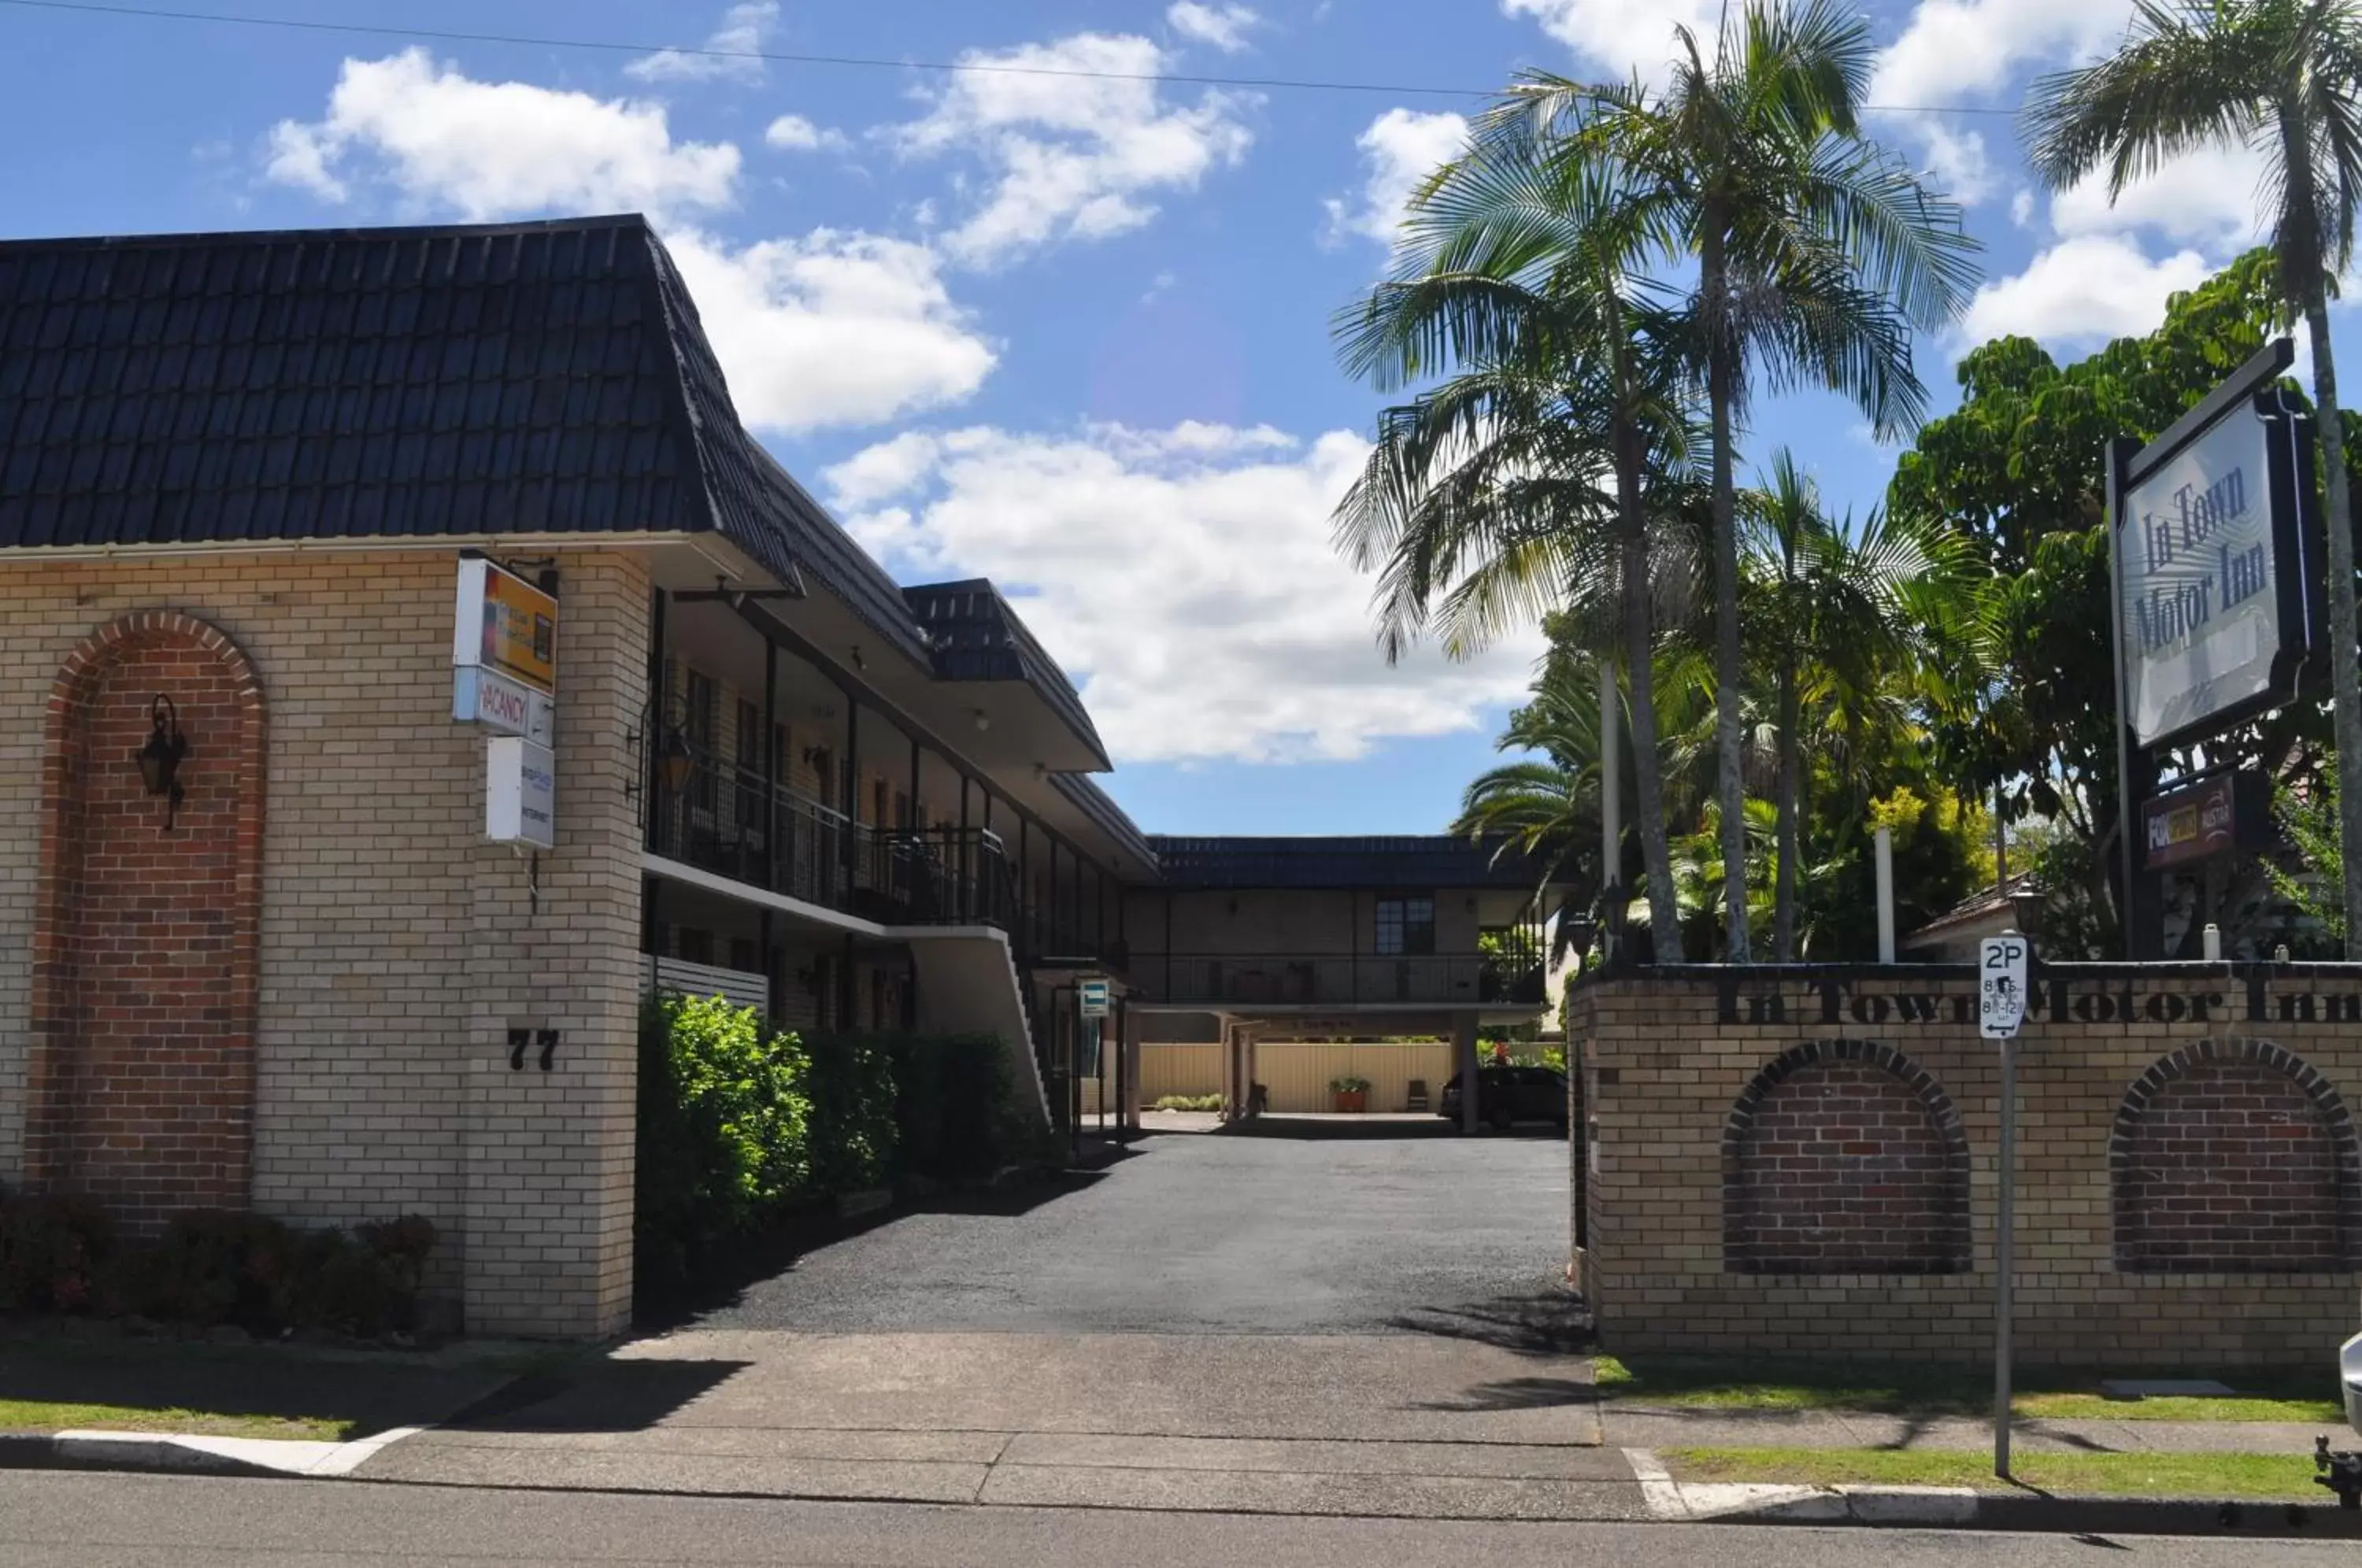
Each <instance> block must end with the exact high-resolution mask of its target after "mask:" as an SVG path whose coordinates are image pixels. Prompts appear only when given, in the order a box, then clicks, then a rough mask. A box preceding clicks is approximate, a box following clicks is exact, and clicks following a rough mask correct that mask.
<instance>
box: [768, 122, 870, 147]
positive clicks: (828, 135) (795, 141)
mask: <svg viewBox="0 0 2362 1568" xmlns="http://www.w3.org/2000/svg"><path fill="white" fill-rule="evenodd" d="M763 139H764V141H766V142H767V143H768V144H769V145H771V146H773V147H776V148H778V149H779V150H781V151H782V152H817V151H820V150H821V149H828V150H830V151H832V152H834V151H840V150H842V149H844V148H845V147H847V146H849V145H851V144H850V142H848V141H847V139H846V138H845V135H844V132H843V131H841V130H832V129H829V128H827V127H822V126H816V125H814V124H812V123H811V121H810V120H808V119H806V118H804V117H803V116H801V115H781V116H779V117H778V119H776V120H773V121H772V122H771V123H770V125H769V126H768V127H766V128H765V130H764V132H763Z"/></svg>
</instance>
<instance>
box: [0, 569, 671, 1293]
mask: <svg viewBox="0 0 2362 1568" xmlns="http://www.w3.org/2000/svg"><path fill="white" fill-rule="evenodd" d="M454 559H455V558H454V557H453V556H452V555H450V554H448V553H444V552H396V551H389V552H384V553H375V552H368V553H343V552H338V553H326V552H306V553H297V552H292V551H291V552H284V553H260V554H254V555H243V556H224V557H217V558H194V559H187V558H184V559H177V560H172V561H170V562H109V563H93V564H66V563H59V564H26V563H23V562H13V561H12V562H11V563H10V566H9V568H8V569H7V571H6V573H5V574H0V654H5V658H0V1180H5V1179H9V1178H13V1177H15V1176H17V1175H19V1174H20V1173H21V1169H22V1153H23V1142H24V1122H25V1072H26V1062H27V1037H26V1028H27V1019H28V1007H29V1000H30V977H29V973H28V963H27V957H26V955H27V949H28V943H29V939H30V937H31V934H32V922H33V918H34V905H33V891H34V878H35V877H36V875H37V873H38V868H39V867H38V849H39V846H38V835H39V816H40V801H39V799H38V762H39V755H40V747H41V744H42V712H43V706H44V704H45V703H46V701H47V700H48V697H49V692H50V683H51V681H52V679H54V677H55V674H56V671H57V669H58V667H59V665H60V664H61V661H62V660H63V659H64V658H65V657H66V655H67V654H68V652H69V651H70V650H71V649H72V647H73V646H74V645H75V644H76V643H77V642H78V641H79V640H80V639H82V638H83V637H84V636H86V635H89V634H90V633H92V632H93V631H95V630H96V629H98V628H99V627H100V626H102V625H104V624H106V623H107V622H108V621H110V620H112V619H114V618H115V617H116V616H117V615H119V614H122V613H126V612H128V611H132V610H137V609H173V610H180V611H182V612H185V613H189V614H192V615H195V616H198V617H200V618H202V619H204V620H206V621H209V622H211V623H213V624H215V625H217V626H219V627H220V628H221V629H222V630H223V631H224V632H226V633H227V634H228V635H230V636H231V637H233V638H234V639H236V640H237V643H238V645H239V646H241V647H242V648H243V649H244V650H245V651H246V653H247V655H248V657H249V658H250V659H252V661H253V663H254V665H255V668H256V669H257V670H258V671H259V674H260V677H261V680H262V684H263V690H264V698H265V702H266V705H267V710H268V713H269V725H270V753H269V781H268V787H267V801H268V803H267V807H266V825H265V834H264V843H263V898H262V921H261V951H260V968H261V973H260V994H259V1019H258V1025H259V1027H258V1034H257V1053H258V1063H257V1067H258V1075H257V1088H256V1115H255V1132H254V1190H253V1200H254V1204H255V1207H256V1208H257V1209H259V1210H261V1211H263V1212H266V1213H270V1214H273V1215H276V1216H279V1217H281V1218H283V1219H287V1220H292V1221H295V1222H299V1223H352V1222H356V1221H359V1220H370V1219H375V1218H384V1217H387V1216H390V1215H392V1214H396V1213H402V1212H415V1213H420V1214H424V1215H425V1216H427V1217H428V1218H429V1219H431V1220H434V1221H435V1222H436V1225H437V1226H438V1227H439V1228H440V1229H441V1231H443V1236H444V1241H443V1243H442V1247H441V1249H440V1256H439V1258H438V1261H437V1265H436V1268H437V1274H436V1279H435V1280H434V1282H433V1286H434V1288H435V1289H436V1291H437V1293H438V1294H450V1293H454V1292H456V1293H458V1295H459V1296H460V1297H462V1298H463V1299H464V1302H465V1308H466V1316H467V1320H468V1325H469V1328H470V1329H471V1330H472V1331H478V1332H520V1333H556V1334H593V1333H604V1332H608V1331H613V1330H614V1329H616V1328H619V1327H621V1326H622V1325H623V1324H624V1322H625V1321H626V1320H627V1317H628V1310H629V1302H630V1267H631V1248H630V1230H631V1183H632V1097H633V1065H634V1049H633V1028H634V1022H633V1021H634V1012H635V1002H636V990H637V983H636V975H637V969H636V966H635V962H634V959H633V954H634V952H635V948H636V946H637V943H638V926H639V886H640V874H639V869H638V829H637V826H636V819H635V813H634V809H633V802H632V801H630V800H629V799H628V798H626V797H625V795H624V784H625V782H626V780H627V779H628V778H630V777H631V775H632V772H633V763H632V758H631V754H630V752H629V749H628V747H627V746H626V745H625V742H624V737H625V735H626V734H627V733H628V732H629V731H630V730H631V729H632V728H633V726H634V725H635V723H636V722H637V718H638V713H639V709H640V703H641V695H640V691H641V688H642V686H643V685H644V684H645V680H646V630H647V627H646V620H647V614H646V605H647V591H648V584H647V578H646V570H645V568H644V566H643V564H642V563H641V562H640V561H639V560H637V559H636V558H632V557H628V556H624V555H616V554H588V553H585V554H569V555H563V556H560V557H558V558H557V560H556V562H555V564H556V565H557V569H558V570H559V572H560V574H561V579H562V580H561V602H562V611H561V630H560V644H559V646H560V659H561V672H560V678H559V679H560V687H559V697H558V708H557V713H558V718H557V724H558V745H557V773H558V797H557V819H558V844H557V849H556V850H555V851H554V852H552V853H548V854H545V855H544V856H541V857H540V865H539V882H540V896H539V906H538V910H537V911H535V910H534V909H533V908H532V898H531V894H530V891H529V887H528V884H529V879H530V876H531V870H532V867H531V865H530V862H529V861H528V860H527V859H526V858H525V857H523V856H518V855H516V854H514V853H513V852H512V851H511V850H509V849H507V848H505V847H502V846H498V845H488V844H486V843H484V842H483V841H482V827H483V814H482V813H483V800H482V791H483V768H484V761H483V751H484V747H483V738H482V736H481V734H480V733H478V732H475V731H473V730H472V729H470V728H469V727H467V726H462V725H459V724H456V723H452V721H451V718H450V690H451V668H450V623H451V613H452V602H453V577H454ZM190 738H191V742H192V744H193V745H195V746H197V747H199V748H202V747H204V745H205V744H206V737H205V736H204V735H202V734H194V735H192V736H191V737H190ZM124 766H126V767H128V766H130V763H129V759H128V758H126V759H125V760H124ZM511 1027H528V1028H544V1027H554V1028H557V1029H559V1030H561V1031H562V1032H563V1043H562V1044H561V1046H560V1048H559V1050H558V1052H557V1068H556V1070H555V1071H553V1072H552V1073H550V1074H547V1075H544V1074H541V1073H539V1072H537V1071H535V1070H533V1068H532V1066H531V1065H530V1063H529V1064H528V1067H527V1070H526V1071H525V1072H524V1073H522V1074H512V1073H511V1072H510V1071H509V1070H508V1049H507V1032H508V1030H509V1029H510V1028H511Z"/></svg>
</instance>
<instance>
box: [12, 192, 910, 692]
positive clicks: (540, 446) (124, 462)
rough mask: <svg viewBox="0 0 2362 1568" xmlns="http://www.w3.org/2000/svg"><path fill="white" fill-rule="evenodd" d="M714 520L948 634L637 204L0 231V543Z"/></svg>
mask: <svg viewBox="0 0 2362 1568" xmlns="http://www.w3.org/2000/svg"><path fill="white" fill-rule="evenodd" d="M706 530H712V531H715V532H719V533H720V534H722V535H723V536H725V537H727V538H728V539H729V540H731V542H732V543H734V544H735V545H737V546H738V547H740V548H742V549H744V550H745V552H746V553H747V554H748V555H749V556H751V557H753V558H755V559H756V560H757V561H759V562H761V563H762V564H763V566H764V567H765V568H766V569H768V570H770V571H771V572H773V573H774V574H775V575H777V576H778V577H779V578H781V579H782V580H786V581H789V582H793V581H795V580H796V579H797V574H798V569H799V567H800V568H802V569H804V570H805V571H806V572H808V573H810V574H811V576H813V577H816V578H818V579H820V580H822V583H823V584H824V585H825V586H826V587H828V588H829V589H831V590H832V591H834V592H836V593H837V594H838V595H839V596H840V597H842V598H844V599H845V600H846V601H847V602H849V603H850V604H851V605H852V606H853V608H854V609H855V611H856V612H857V613H860V614H861V615H862V616H863V617H864V619H866V620H867V621H869V622H870V623H871V624H873V625H874V626H875V627H876V629H877V631H878V632H879V633H880V635H883V636H885V637H886V638H887V639H888V640H889V641H890V642H891V643H893V644H894V646H898V647H900V648H901V649H902V650H903V652H904V653H905V654H906V655H907V656H908V657H911V658H913V659H915V660H918V661H920V662H922V663H923V662H924V661H925V660H926V657H927V653H926V648H925V645H924V643H923V641H922V639H921V637H920V635H919V633H918V629H917V627H916V626H915V625H914V624H912V622H911V615H910V613H909V610H908V608H907V607H906V606H905V605H904V604H903V603H902V601H901V597H900V592H899V591H897V590H896V589H895V587H894V585H893V582H892V580H891V579H889V578H888V577H887V576H886V574H885V573H884V572H883V571H882V570H880V569H878V568H877V565H876V564H875V563H874V562H872V561H870V560H869V559H868V558H867V557H866V556H864V555H862V553H861V552H860V550H859V549H858V548H857V547H855V546H854V545H853V543H852V541H851V540H850V539H848V538H846V537H845V536H844V533H843V531H842V530H840V529H839V528H837V527H836V525H834V524H833V522H831V521H830V520H829V518H828V516H827V514H826V513H823V512H822V511H821V509H820V508H819V507H818V506H817V505H815V504H814V503H813V502H812V501H811V497H809V496H808V495H806V494H805V493H804V492H803V491H802V490H801V489H800V487H798V486H797V485H796V484H795V482H794V481H793V480H789V478H788V477H787V475H786V474H785V473H784V472H782V471H781V470H780V469H779V468H778V464H776V463H774V462H773V461H772V460H771V459H770V458H769V456H768V454H767V453H765V452H764V451H763V449H762V447H760V445H759V444H757V443H756V441H755V440H754V439H753V438H752V437H751V436H748V435H747V434H746V433H745V429H744V428H743V427H742V426H741V425H739V423H738V417H737V414H736V412H735V410H734V409H733V407H732V406H731V403H730V394H729V391H728V389H727V387H726V386H725V385H724V384H723V379H722V372H721V369H720V367H719V365H718V364H717V363H716V361H715V359H714V357H713V352H712V347H711V346H710V345H709V344H708V343H707V342H706V340H705V337H704V334H703V332H702V330H701V328H700V326H699V325H698V320H697V312H696V309H695V307H694V305H693V304H691V303H690V298H689V293H688V291H687V289H686V288H685V287H684V286H683V284H682V282H681V280H680V276H679V273H678V272H677V271H675V270H674V268H673V265H672V260H671V259H670V258H669V257H668V256H667V255H666V254H665V250H664V247H663V246H662V244H661V243H659V242H658V241H657V237H656V236H655V235H654V233H652V232H651V231H650V230H649V228H648V226H647V223H646V220H645V219H643V218H640V217H637V216H621V217H600V218H579V219H568V220H564V221H559V222H550V223H525V224H494V225H469V226H436V227H425V228H381V229H317V230H298V231H292V232H280V233H252V234H210V235H153V236H133V237H118V238H94V239H53V240H14V241H8V242H6V243H0V548H37V547H45V546H76V545H96V544H116V545H153V544H186V543H221V542H230V541H243V540H271V539H290V540H292V539H314V538H366V537H385V536H441V535H461V536H500V535H503V534H571V533H584V534H595V533H606V532H630V533H676V532H678V533H696V532H702V531H706Z"/></svg>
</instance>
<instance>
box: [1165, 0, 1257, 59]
mask: <svg viewBox="0 0 2362 1568" xmlns="http://www.w3.org/2000/svg"><path fill="white" fill-rule="evenodd" d="M1164 22H1165V25H1166V26H1167V27H1169V28H1172V29H1173V30H1174V31H1175V32H1176V33H1178V34H1180V35H1181V36H1182V37H1183V38H1185V39H1188V40H1189V41H1190V42H1191V43H1201V44H1210V45H1212V46H1213V47H1214V48H1216V49H1218V50H1221V51H1222V52H1223V53H1224V54H1236V53H1238V52H1239V51H1240V50H1242V49H1244V48H1246V47H1247V34H1248V33H1249V32H1250V31H1251V30H1253V28H1257V27H1260V26H1261V25H1262V24H1263V18H1262V17H1258V16H1256V15H1255V13H1254V12H1253V10H1252V9H1250V8H1249V7H1247V6H1201V5H1199V4H1198V0H1175V4H1174V5H1172V6H1168V7H1167V8H1166V9H1165V12H1164Z"/></svg>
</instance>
